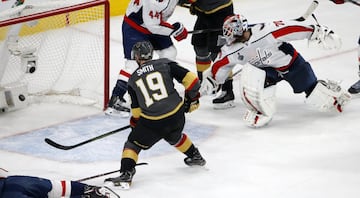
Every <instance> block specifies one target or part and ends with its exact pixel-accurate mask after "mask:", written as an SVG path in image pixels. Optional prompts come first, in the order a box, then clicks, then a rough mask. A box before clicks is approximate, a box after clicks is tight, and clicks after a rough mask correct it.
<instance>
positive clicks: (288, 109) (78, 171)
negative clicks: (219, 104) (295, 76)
mask: <svg viewBox="0 0 360 198" xmlns="http://www.w3.org/2000/svg"><path fill="white" fill-rule="evenodd" d="M310 2H311V1H310V0H307V1H300V0H287V1H281V0H272V1H260V0H236V1H235V2H234V4H235V12H236V13H241V14H243V15H244V16H246V17H247V18H248V21H249V22H250V23H257V22H263V21H272V20H281V19H293V18H297V17H299V16H300V15H301V14H303V12H304V11H305V10H306V8H307V7H308V5H309V4H310ZM315 14H316V16H317V18H318V21H319V22H320V23H321V24H324V25H327V26H328V27H330V28H332V29H333V30H334V31H335V32H336V33H337V34H338V35H340V36H341V38H342V47H341V49H339V50H323V49H322V48H319V47H317V46H314V45H308V42H307V41H305V40H302V41H296V42H292V43H293V44H294V45H295V46H296V48H297V50H298V51H299V53H301V54H302V55H303V56H304V57H305V58H306V59H307V60H308V61H309V62H310V63H311V64H312V66H313V69H314V71H315V73H316V75H317V76H318V78H319V79H325V80H326V79H331V80H337V81H341V85H342V86H343V88H345V89H348V88H349V86H350V85H352V84H353V83H354V82H356V81H357V80H358V79H359V76H358V62H357V41H358V38H359V35H360V26H359V19H360V7H357V6H355V5H352V4H350V3H348V4H344V5H335V4H333V3H332V2H330V1H327V0H320V5H319V6H318V8H317V9H316V11H315ZM121 20H122V17H121V16H120V17H113V18H111V61H110V62H111V74H110V75H111V83H112V85H111V87H112V86H113V84H114V83H115V81H116V77H117V73H118V71H119V69H120V68H121V67H122V66H123V63H124V60H123V54H122V37H121ZM308 20H312V19H311V18H309V19H308ZM169 21H170V22H176V21H181V22H182V23H184V25H185V26H186V27H187V29H188V30H192V25H193V23H194V21H195V17H194V16H191V15H190V14H189V13H188V10H186V9H185V8H180V7H179V8H177V9H176V10H175V13H174V15H173V16H172V17H171V18H170V20H169ZM189 36H190V35H189ZM174 43H175V45H176V47H177V49H178V56H177V60H178V62H179V63H181V64H182V65H183V66H184V67H187V68H189V69H191V70H192V71H195V65H194V59H195V55H194V52H193V49H192V46H191V44H190V37H189V38H188V39H186V40H185V41H182V42H176V41H174ZM239 67H240V66H239ZM240 68H241V67H240ZM234 87H235V88H234V90H235V97H236V99H235V103H236V107H235V108H232V109H228V110H214V109H213V108H212V104H211V100H212V98H211V97H208V96H206V97H203V98H201V101H200V102H201V106H200V108H199V109H198V110H197V111H195V112H193V113H191V114H187V124H186V127H185V132H186V133H187V134H188V135H189V137H190V138H191V139H192V140H193V142H194V143H195V144H196V146H198V147H199V149H200V151H201V153H202V155H203V156H204V158H205V159H206V160H207V164H206V167H205V168H193V167H187V166H186V165H185V164H184V163H183V158H184V157H185V156H184V155H182V154H181V153H179V152H178V151H176V150H175V149H174V148H172V147H170V146H169V145H167V144H166V143H165V142H159V144H157V145H155V146H154V147H153V148H152V149H151V150H148V151H143V152H142V153H140V156H139V162H147V163H148V165H144V166H138V167H137V173H136V175H135V177H134V179H133V185H132V188H131V189H130V190H127V191H123V190H120V189H116V188H114V190H115V191H116V192H117V193H118V194H119V195H120V196H121V197H122V198H169V197H173V198H180V197H181V198H195V197H196V198H200V197H206V198H219V197H244V198H265V197H267V198H290V197H291V198H319V197H326V198H345V197H346V198H358V197H359V195H360V188H359V186H360V124H359V123H357V122H360V117H359V112H360V97H358V98H357V97H354V98H353V99H352V101H351V102H350V103H349V104H348V105H347V106H346V107H345V108H344V112H343V113H322V112H318V111H317V110H315V109H312V108H311V107H310V106H308V105H306V104H305V103H304V99H305V96H304V95H303V94H298V95H295V94H293V93H292V90H291V88H290V86H289V85H288V84H286V82H281V83H279V84H278V86H277V94H276V95H277V108H278V109H277V113H276V114H275V116H274V119H273V121H272V122H271V123H270V124H269V125H268V126H266V127H264V128H258V129H252V128H248V127H247V126H246V125H245V124H244V123H243V122H242V116H243V113H244V111H245V108H244V106H243V105H242V102H241V99H240V97H239V90H238V87H239V80H238V79H237V80H235V81H234ZM127 124H128V119H124V118H118V117H107V116H104V115H103V113H102V112H101V110H100V109H96V108H91V107H83V106H82V107H81V106H76V105H64V104H49V103H45V104H38V103H36V104H32V105H30V106H29V107H27V108H25V109H21V110H18V111H14V112H8V113H2V114H0V167H2V168H5V169H7V170H9V171H10V172H11V173H13V174H25V175H35V176H40V177H46V178H50V179H66V180H77V179H81V178H85V177H89V176H93V175H97V174H100V173H104V172H109V171H113V170H117V169H119V166H120V158H121V150H122V147H123V143H124V141H125V140H126V137H127V134H128V133H129V131H128V130H125V131H123V132H121V133H117V134H114V135H111V136H108V137H105V138H103V139H100V140H97V141H94V142H92V143H89V144H85V145H83V146H80V147H78V148H75V149H71V150H67V151H64V150H59V149H56V148H53V147H51V146H49V145H47V144H46V143H45V142H44V138H51V139H53V140H55V141H57V142H59V143H62V144H65V145H71V144H76V143H78V142H81V141H84V140H86V139H88V138H91V137H94V136H97V135H100V134H103V133H105V132H107V131H110V130H113V129H116V128H120V127H122V126H125V125H127ZM109 176H110V177H115V176H118V174H117V173H116V174H111V175H108V176H105V177H99V178H95V179H91V180H87V181H85V182H86V183H89V184H93V185H102V184H103V180H104V179H105V178H106V177H109Z"/></svg>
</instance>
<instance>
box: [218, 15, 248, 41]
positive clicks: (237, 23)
mask: <svg viewBox="0 0 360 198" xmlns="http://www.w3.org/2000/svg"><path fill="white" fill-rule="evenodd" d="M247 30H248V22H247V19H246V18H245V17H244V16H242V15H239V14H236V15H233V16H229V17H228V18H226V19H225V21H224V24H223V36H224V38H225V40H226V43H227V44H228V45H230V44H231V43H233V42H234V41H235V40H236V38H238V37H241V36H242V35H243V34H244V32H245V31H247Z"/></svg>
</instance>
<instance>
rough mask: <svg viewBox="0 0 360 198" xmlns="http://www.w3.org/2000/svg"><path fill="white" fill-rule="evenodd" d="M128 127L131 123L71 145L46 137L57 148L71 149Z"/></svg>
mask: <svg viewBox="0 0 360 198" xmlns="http://www.w3.org/2000/svg"><path fill="white" fill-rule="evenodd" d="M128 128H130V125H127V126H124V127H121V128H119V129H115V130H113V131H109V132H107V133H104V134H102V135H99V136H96V137H93V138H90V139H88V140H86V141H83V142H80V143H78V144H74V145H70V146H66V145H62V144H59V143H56V142H54V141H53V140H51V139H49V138H45V142H46V143H48V144H49V145H51V146H53V147H55V148H58V149H62V150H70V149H73V148H76V147H79V146H81V145H84V144H87V143H89V142H93V141H95V140H98V139H101V138H104V137H106V136H109V135H112V134H115V133H118V132H120V131H123V130H125V129H128Z"/></svg>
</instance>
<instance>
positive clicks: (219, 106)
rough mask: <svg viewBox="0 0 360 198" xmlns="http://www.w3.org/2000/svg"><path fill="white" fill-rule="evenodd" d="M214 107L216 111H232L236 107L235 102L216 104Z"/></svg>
mask: <svg viewBox="0 0 360 198" xmlns="http://www.w3.org/2000/svg"><path fill="white" fill-rule="evenodd" d="M213 105H214V106H213V108H214V109H215V110H222V109H230V108H234V107H236V105H235V103H234V101H233V100H232V101H228V102H225V103H214V104H213Z"/></svg>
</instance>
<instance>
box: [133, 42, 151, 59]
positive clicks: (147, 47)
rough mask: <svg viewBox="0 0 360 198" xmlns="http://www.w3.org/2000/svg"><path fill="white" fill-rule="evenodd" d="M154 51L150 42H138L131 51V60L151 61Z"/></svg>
mask: <svg viewBox="0 0 360 198" xmlns="http://www.w3.org/2000/svg"><path fill="white" fill-rule="evenodd" d="M153 51H154V48H153V46H152V45H151V43H150V42H149V41H140V42H137V43H135V45H134V46H133V47H132V49H131V59H133V60H135V57H137V58H138V59H139V60H151V59H152V56H153Z"/></svg>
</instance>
